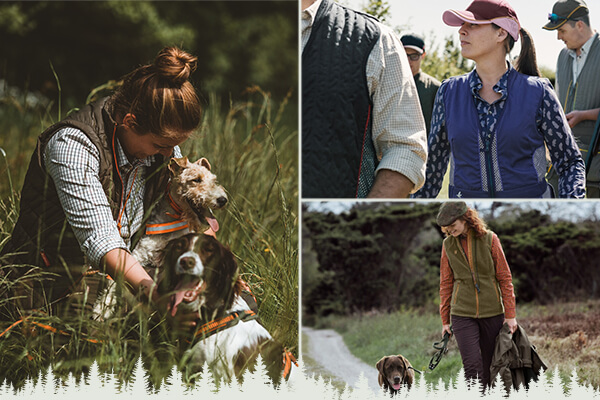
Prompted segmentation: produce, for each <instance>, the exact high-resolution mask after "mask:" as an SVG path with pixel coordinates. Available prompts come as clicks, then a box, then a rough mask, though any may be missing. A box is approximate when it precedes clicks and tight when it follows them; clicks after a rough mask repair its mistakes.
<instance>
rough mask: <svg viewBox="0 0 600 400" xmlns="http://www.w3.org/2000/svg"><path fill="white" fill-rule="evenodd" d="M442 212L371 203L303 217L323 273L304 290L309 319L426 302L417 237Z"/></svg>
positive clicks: (417, 206) (418, 206)
mask: <svg viewBox="0 0 600 400" xmlns="http://www.w3.org/2000/svg"><path fill="white" fill-rule="evenodd" d="M436 211H437V206H436V205H431V204H425V205H423V204H395V205H389V206H386V207H381V206H380V205H378V204H375V205H373V206H371V205H368V204H365V205H364V206H360V207H357V208H355V209H353V210H351V211H350V212H349V213H346V214H341V215H336V214H333V213H328V214H320V213H305V214H303V216H304V218H303V223H304V224H305V226H306V228H307V229H308V231H309V232H310V233H309V235H310V240H311V242H312V247H313V250H314V251H315V253H316V255H317V259H318V263H319V273H320V274H321V275H320V278H321V279H320V282H319V283H317V284H315V285H314V286H308V287H304V289H303V292H304V295H303V298H304V302H303V303H304V305H305V307H306V312H307V314H317V315H328V314H330V313H336V314H340V313H344V314H348V313H352V312H355V311H366V310H370V309H372V308H375V309H393V308H394V307H396V306H397V305H398V304H406V305H413V304H419V303H420V302H422V301H423V300H425V299H426V297H427V296H425V293H429V292H430V291H431V287H430V286H429V285H427V284H426V283H425V282H424V278H425V276H427V275H428V274H427V268H423V264H422V263H421V261H420V258H419V257H418V256H417V258H416V259H415V258H410V257H408V254H409V253H411V249H413V246H415V245H416V244H418V243H420V241H421V240H423V239H422V237H421V236H419V235H415V232H419V230H420V228H421V227H423V226H427V224H426V221H427V220H429V219H430V218H431V217H432V215H434V213H435V212H436ZM438 240H439V237H438ZM424 296H425V297H424Z"/></svg>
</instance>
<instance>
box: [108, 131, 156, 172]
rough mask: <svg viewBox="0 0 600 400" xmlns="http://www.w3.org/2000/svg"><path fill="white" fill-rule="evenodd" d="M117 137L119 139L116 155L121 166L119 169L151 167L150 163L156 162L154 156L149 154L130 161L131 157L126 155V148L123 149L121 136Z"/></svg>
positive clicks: (118, 164)
mask: <svg viewBox="0 0 600 400" xmlns="http://www.w3.org/2000/svg"><path fill="white" fill-rule="evenodd" d="M116 139H117V140H116V141H115V142H116V145H115V152H116V154H115V156H116V158H117V166H118V167H119V169H125V170H127V169H129V168H136V167H138V166H144V167H149V166H150V164H152V163H153V162H154V156H149V157H146V158H144V159H142V160H138V159H135V160H134V161H133V163H130V162H129V159H128V158H127V156H126V155H125V150H123V147H122V146H121V142H120V141H119V138H116Z"/></svg>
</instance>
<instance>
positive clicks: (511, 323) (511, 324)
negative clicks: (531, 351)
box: [504, 318, 519, 333]
mask: <svg viewBox="0 0 600 400" xmlns="http://www.w3.org/2000/svg"><path fill="white" fill-rule="evenodd" d="M504 323H505V324H506V325H508V328H509V329H510V333H515V331H516V330H517V327H518V326H519V325H518V324H517V319H516V318H505V319H504Z"/></svg>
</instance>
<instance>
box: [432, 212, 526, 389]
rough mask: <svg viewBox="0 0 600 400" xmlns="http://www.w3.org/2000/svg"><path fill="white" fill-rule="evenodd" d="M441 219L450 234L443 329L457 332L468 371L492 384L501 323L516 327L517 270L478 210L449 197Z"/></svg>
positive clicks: (444, 261) (443, 273)
mask: <svg viewBox="0 0 600 400" xmlns="http://www.w3.org/2000/svg"><path fill="white" fill-rule="evenodd" d="M437 223H438V225H439V226H441V227H442V230H443V231H444V232H445V233H446V235H447V237H446V239H444V243H443V246H442V257H441V262H440V316H441V318H442V334H444V333H446V332H447V333H448V334H450V335H452V334H454V336H455V337H456V342H457V344H458V349H459V351H460V355H461V358H462V361H463V365H464V370H465V377H466V378H467V379H479V381H480V382H481V383H482V385H483V386H484V387H487V386H488V385H490V365H491V362H492V356H493V353H494V346H495V342H496V336H498V332H500V328H502V325H503V324H504V323H506V324H508V327H509V328H510V331H511V333H514V332H515V330H516V329H517V320H516V305H515V294H514V288H513V284H512V275H511V272H510V269H509V267H508V264H507V262H506V258H505V256H504V252H503V251H502V246H501V244H500V240H499V239H498V236H496V234H495V233H494V232H492V231H490V230H488V229H487V228H486V226H485V223H484V221H483V220H481V218H479V216H478V214H477V211H475V210H473V209H471V208H469V207H468V206H467V205H466V204H465V203H464V202H462V201H460V202H447V203H444V204H442V206H441V207H440V211H439V213H438V216H437ZM450 326H452V329H451V328H450Z"/></svg>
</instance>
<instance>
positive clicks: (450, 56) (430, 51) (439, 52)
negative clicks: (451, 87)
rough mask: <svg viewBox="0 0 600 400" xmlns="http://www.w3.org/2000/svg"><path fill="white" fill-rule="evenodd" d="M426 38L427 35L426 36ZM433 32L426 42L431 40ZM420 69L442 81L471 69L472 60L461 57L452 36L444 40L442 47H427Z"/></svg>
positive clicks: (458, 47)
mask: <svg viewBox="0 0 600 400" xmlns="http://www.w3.org/2000/svg"><path fill="white" fill-rule="evenodd" d="M426 38H427V37H426ZM434 38H435V37H434V36H433V33H431V34H430V39H427V41H428V42H433V40H434ZM421 69H422V70H423V71H424V72H425V73H427V74H429V75H431V76H433V77H435V78H437V79H438V80H440V81H442V80H444V79H447V78H449V77H451V76H456V75H462V74H465V73H467V72H469V71H471V70H472V69H473V62H472V61H470V60H467V59H466V58H463V56H462V55H461V51H460V46H459V45H457V44H456V43H455V41H454V38H453V37H452V36H448V37H446V38H445V40H444V47H443V48H442V49H440V48H439V47H438V46H436V47H433V48H427V55H426V56H425V59H424V60H423V63H422V64H421Z"/></svg>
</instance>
